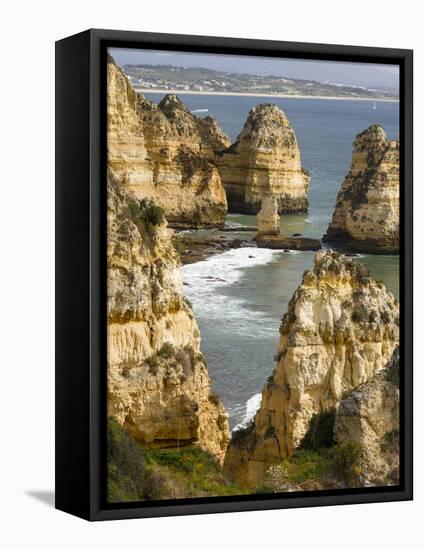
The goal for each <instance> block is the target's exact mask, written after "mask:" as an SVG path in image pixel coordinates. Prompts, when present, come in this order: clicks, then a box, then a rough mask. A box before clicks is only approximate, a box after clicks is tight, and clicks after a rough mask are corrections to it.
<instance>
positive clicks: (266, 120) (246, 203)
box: [217, 104, 310, 214]
mask: <svg viewBox="0 0 423 550" xmlns="http://www.w3.org/2000/svg"><path fill="white" fill-rule="evenodd" d="M217 166H218V168H219V173H220V176H221V178H222V181H223V184H224V187H225V190H226V194H227V197H228V204H229V209H230V211H236V212H245V213H248V214H256V213H257V212H258V211H259V210H260V206H261V201H262V199H263V198H264V196H265V195H266V194H267V193H271V194H272V195H274V196H275V197H276V199H277V201H278V207H279V212H281V213H282V212H286V213H294V212H306V211H307V208H308V199H307V193H308V185H309V181H310V177H309V176H308V175H307V174H306V172H305V171H303V170H302V168H301V158H300V150H299V148H298V143H297V139H296V136H295V132H294V130H293V128H292V126H291V124H290V122H289V120H288V119H287V117H286V116H285V114H284V113H283V111H281V110H280V109H278V107H276V105H270V104H262V105H258V106H257V107H255V108H253V109H251V111H250V113H249V115H248V118H247V121H246V123H245V125H244V128H243V129H242V132H241V133H240V135H239V136H238V139H237V141H236V142H235V143H234V144H233V145H232V146H231V147H230V148H229V149H228V150H226V151H225V152H224V153H223V154H222V155H221V156H220V159H218V161H217Z"/></svg>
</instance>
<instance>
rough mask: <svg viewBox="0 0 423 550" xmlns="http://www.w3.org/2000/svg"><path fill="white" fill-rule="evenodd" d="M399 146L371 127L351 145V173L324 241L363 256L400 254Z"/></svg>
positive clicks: (342, 189)
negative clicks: (341, 245)
mask: <svg viewBox="0 0 423 550" xmlns="http://www.w3.org/2000/svg"><path fill="white" fill-rule="evenodd" d="M399 195H400V189H399V142H398V141H389V140H388V139H387V137H386V134H385V132H384V130H383V129H382V128H381V127H380V126H377V125H374V126H370V128H368V129H367V130H365V131H364V132H362V133H361V134H358V136H357V137H356V139H355V141H354V143H353V153H352V161H351V167H350V171H349V172H348V174H347V176H346V178H345V180H344V182H343V184H342V187H341V189H340V191H339V194H338V197H337V200H336V206H335V210H334V213H333V217H332V222H331V224H330V225H329V228H328V231H327V234H326V235H325V237H324V240H326V241H329V242H341V243H345V244H347V245H348V246H349V247H350V248H352V249H354V250H358V251H363V252H372V253H381V254H386V253H393V254H398V252H399V217H400V216H399Z"/></svg>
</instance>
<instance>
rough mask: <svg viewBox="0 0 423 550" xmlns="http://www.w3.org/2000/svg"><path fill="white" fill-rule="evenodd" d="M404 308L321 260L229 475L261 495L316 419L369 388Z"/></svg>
mask: <svg viewBox="0 0 423 550" xmlns="http://www.w3.org/2000/svg"><path fill="white" fill-rule="evenodd" d="M398 324H399V306H398V302H397V301H396V299H395V298H394V297H393V295H392V294H391V293H389V292H388V291H387V290H386V289H385V287H384V285H383V284H382V283H377V282H375V281H373V280H372V279H371V278H370V277H369V273H368V271H367V270H366V269H365V268H364V267H363V266H361V265H360V264H357V263H355V262H354V261H352V260H345V259H342V258H341V257H340V255H339V253H337V252H332V251H326V252H323V251H322V252H318V253H317V254H316V257H315V261H314V267H313V269H312V270H311V271H306V272H304V275H303V280H302V283H301V285H300V286H299V287H298V288H297V290H296V291H295V293H294V295H293V297H292V299H291V300H290V302H289V305H288V312H287V313H286V314H285V315H284V317H283V319H282V324H281V327H280V339H279V344H278V348H277V354H276V356H275V361H276V366H275V368H274V371H273V374H272V376H271V377H270V378H269V379H268V381H267V384H266V385H265V387H264V389H263V392H262V401H261V405H260V408H259V410H258V412H257V413H256V416H255V418H254V421H253V423H252V424H251V425H250V426H249V427H248V428H247V429H246V430H244V431H238V432H234V434H233V438H232V442H231V444H230V446H229V448H228V451H227V454H226V458H225V469H226V472H227V474H228V475H229V476H230V477H232V478H233V479H234V480H236V482H237V483H238V484H241V485H243V486H247V487H254V486H256V484H257V483H258V482H259V481H260V480H261V479H262V477H263V475H264V473H265V471H266V469H267V468H268V467H269V466H270V465H271V464H276V463H278V462H279V461H280V460H281V459H282V458H284V457H287V456H289V455H291V454H292V453H293V451H294V450H295V449H296V448H297V447H298V445H299V444H300V443H301V441H302V439H303V438H304V436H305V434H306V432H307V429H308V427H309V424H310V420H311V418H312V417H313V416H314V415H316V414H318V413H320V412H322V411H326V410H330V409H333V408H336V407H337V406H338V404H339V402H340V401H341V399H342V396H343V395H344V393H345V392H346V391H350V390H352V389H354V388H356V387H357V386H359V385H360V384H362V383H364V382H366V381H367V380H369V379H370V378H371V377H372V376H373V375H374V374H376V373H377V372H378V371H379V370H380V369H382V368H383V367H384V366H385V365H386V363H387V361H388V360H389V359H390V357H391V355H392V353H393V351H394V349H395V348H396V346H397V344H398V340H399V326H398Z"/></svg>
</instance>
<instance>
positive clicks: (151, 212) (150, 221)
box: [128, 198, 165, 229]
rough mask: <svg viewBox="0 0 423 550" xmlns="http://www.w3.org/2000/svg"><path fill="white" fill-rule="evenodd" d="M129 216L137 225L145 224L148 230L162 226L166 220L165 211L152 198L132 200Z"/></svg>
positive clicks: (129, 205) (129, 204)
mask: <svg viewBox="0 0 423 550" xmlns="http://www.w3.org/2000/svg"><path fill="white" fill-rule="evenodd" d="M128 214H129V216H130V218H131V219H132V221H133V222H134V223H135V224H139V222H141V221H142V222H144V224H145V226H146V227H147V229H148V228H150V227H155V226H157V225H160V224H162V223H163V222H164V220H165V217H164V212H163V209H162V208H161V207H160V206H158V205H157V204H156V203H155V202H154V201H153V200H152V199H150V198H145V199H142V200H138V199H132V200H130V201H129V202H128Z"/></svg>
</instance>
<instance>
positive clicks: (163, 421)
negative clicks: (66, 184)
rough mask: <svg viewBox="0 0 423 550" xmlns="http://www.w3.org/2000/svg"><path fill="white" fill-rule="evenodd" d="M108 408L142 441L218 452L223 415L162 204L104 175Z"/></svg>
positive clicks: (223, 439)
mask: <svg viewBox="0 0 423 550" xmlns="http://www.w3.org/2000/svg"><path fill="white" fill-rule="evenodd" d="M107 238H108V414H109V416H113V417H115V418H116V419H117V420H118V422H119V423H120V424H121V425H123V426H124V427H125V428H126V429H127V430H128V432H129V433H130V434H131V436H132V437H134V438H135V439H136V440H137V441H138V442H139V443H140V444H141V445H142V446H144V447H146V448H155V447H182V446H186V445H191V444H196V445H198V446H200V447H201V448H203V449H206V450H208V451H209V452H211V453H212V454H214V455H215V456H216V457H217V458H218V459H219V460H222V459H223V456H224V453H225V449H226V446H227V442H228V440H229V437H230V434H229V427H228V415H227V413H226V411H225V409H224V406H223V404H222V403H221V401H220V399H219V397H218V396H216V395H214V394H213V393H212V391H211V387H210V379H209V376H208V372H207V368H206V364H205V360H204V358H203V356H202V354H201V351H200V332H199V330H198V326H197V323H196V321H195V319H194V315H193V312H192V309H191V306H190V305H189V303H188V302H187V301H186V299H185V298H184V293H183V289H182V282H181V279H180V275H179V270H178V262H179V260H178V257H177V254H176V252H175V250H174V248H173V246H172V244H171V241H170V232H169V230H168V229H167V227H166V221H165V220H164V217H163V212H162V210H161V209H160V208H159V207H158V206H157V205H156V204H155V203H154V202H153V201H152V200H151V199H143V200H138V199H137V198H135V196H133V195H131V194H130V193H128V192H127V191H126V190H125V189H124V187H123V186H122V185H121V184H120V182H118V181H117V180H116V178H115V177H114V175H113V174H112V173H110V174H109V179H108V234H107Z"/></svg>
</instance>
